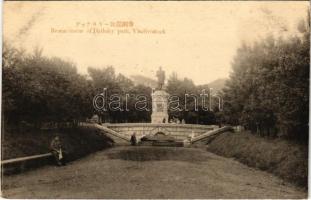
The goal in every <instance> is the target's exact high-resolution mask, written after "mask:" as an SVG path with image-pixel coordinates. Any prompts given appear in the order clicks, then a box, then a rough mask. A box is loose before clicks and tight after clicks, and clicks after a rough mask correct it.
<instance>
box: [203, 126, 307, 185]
mask: <svg viewBox="0 0 311 200" xmlns="http://www.w3.org/2000/svg"><path fill="white" fill-rule="evenodd" d="M208 150H210V151H211V152H214V153H216V154H219V155H222V156H225V157H234V158H236V159H237V160H239V161H240V162H242V163H244V164H247V165H248V166H251V167H256V168H259V169H262V170H267V171H269V172H272V173H273V174H276V175H277V176H279V177H281V178H284V179H286V180H288V181H290V182H292V183H296V184H299V185H302V186H305V187H306V186H307V183H308V147H307V146H301V145H298V144H294V143H290V142H288V141H285V140H281V139H274V140H268V139H265V138H261V137H258V136H256V135H252V134H250V133H247V132H240V133H225V134H222V135H220V136H219V137H217V138H216V139H215V140H213V141H212V142H211V143H210V145H209V146H208Z"/></svg>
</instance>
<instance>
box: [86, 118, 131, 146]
mask: <svg viewBox="0 0 311 200" xmlns="http://www.w3.org/2000/svg"><path fill="white" fill-rule="evenodd" d="M83 126H85V127H91V128H96V129H97V130H99V131H100V133H101V134H103V135H105V136H107V137H109V138H111V139H112V140H113V141H114V142H115V144H118V145H128V144H130V138H129V137H127V136H126V135H124V134H120V133H118V132H116V131H114V130H112V129H110V128H108V127H106V126H103V125H99V124H93V123H83Z"/></svg>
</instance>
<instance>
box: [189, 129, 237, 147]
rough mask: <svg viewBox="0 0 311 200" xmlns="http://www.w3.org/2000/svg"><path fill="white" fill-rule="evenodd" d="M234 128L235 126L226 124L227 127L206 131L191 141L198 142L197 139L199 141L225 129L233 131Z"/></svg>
mask: <svg viewBox="0 0 311 200" xmlns="http://www.w3.org/2000/svg"><path fill="white" fill-rule="evenodd" d="M232 130H233V128H232V127H231V126H225V127H222V128H218V129H215V130H212V131H207V132H206V133H204V134H202V135H199V136H196V137H194V138H193V139H192V140H191V143H194V142H197V141H199V140H201V139H203V138H206V137H209V136H212V135H215V134H218V133H222V132H225V131H232Z"/></svg>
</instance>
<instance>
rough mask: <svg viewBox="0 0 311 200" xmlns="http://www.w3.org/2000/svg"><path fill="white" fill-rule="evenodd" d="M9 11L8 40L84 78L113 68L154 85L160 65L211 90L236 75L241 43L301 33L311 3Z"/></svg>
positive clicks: (13, 7)
mask: <svg viewBox="0 0 311 200" xmlns="http://www.w3.org/2000/svg"><path fill="white" fill-rule="evenodd" d="M3 7H4V15H3V20H4V22H3V35H4V42H7V43H9V44H11V45H13V46H15V47H17V48H23V49H25V50H26V51H27V52H29V53H30V52H33V50H34V49H35V48H37V47H39V48H42V49H43V55H45V56H48V57H53V56H57V57H61V58H63V59H66V60H69V61H71V62H74V63H75V64H76V65H77V68H78V71H79V72H80V73H82V74H86V73H87V68H88V67H89V66H91V67H97V68H104V67H107V66H113V67H114V68H115V70H116V72H117V73H122V74H124V75H126V76H130V75H137V74H138V75H144V76H147V77H150V78H154V79H155V78H156V77H155V74H156V71H157V70H158V68H159V67H160V66H161V67H162V69H163V70H165V72H166V76H167V77H168V76H169V75H170V74H171V73H172V72H176V73H177V75H178V77H180V78H183V77H188V78H190V79H192V80H193V81H194V83H196V84H206V83H209V82H211V81H213V80H216V79H218V78H227V77H229V74H230V71H231V63H232V61H233V58H234V55H235V53H236V50H237V48H238V47H239V46H240V45H241V43H242V42H246V43H252V42H254V41H256V40H260V39H261V38H264V37H265V36H266V35H267V34H274V35H281V36H284V37H286V36H288V35H292V34H295V26H296V24H297V22H298V20H299V19H304V18H305V17H306V14H307V11H308V8H309V2H308V1H294V2H291V1H285V2H281V1H271V2H267V1H264V2H259V1H250V2H244V1H243V2H242V1H232V2H231V1H219V2H217V1H195V2H186V1H182V2H176V1H164V2H160V1H154V2H152V1H149V2H137V1H124V2H121V1H111V2H109V1H102V2H99V1H86V2H83V1H76V2H75V1H69V2H63V1H61V2H56V1H53V2H48V1H44V2H40V1H28V2H27V1H26V2H14V1H5V2H4V6H3ZM118 23H119V24H118ZM83 24H84V26H83ZM95 24H96V25H95ZM116 24H117V25H120V24H121V25H122V24H123V25H125V26H123V27H116V26H115V25H116ZM94 30H98V31H101V32H100V33H99V32H97V33H94ZM79 31H80V32H79ZM111 31H113V32H111ZM121 31H123V32H122V33H121ZM152 31H153V32H152ZM150 32H151V33H150Z"/></svg>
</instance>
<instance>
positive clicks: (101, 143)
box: [1, 127, 111, 160]
mask: <svg viewBox="0 0 311 200" xmlns="http://www.w3.org/2000/svg"><path fill="white" fill-rule="evenodd" d="M56 134H59V136H60V138H61V140H62V143H63V145H64V149H65V150H66V151H67V152H68V154H69V156H68V158H69V160H74V159H77V158H80V157H82V156H84V155H87V154H89V153H92V152H95V151H98V150H101V149H104V148H107V147H109V146H110V145H111V143H110V140H109V139H108V138H106V137H104V136H102V135H100V134H99V132H98V130H95V129H89V128H82V127H79V128H76V129H64V130H61V131H56V130H50V131H31V132H23V133H12V132H10V133H8V132H5V133H4V134H2V142H1V145H2V146H1V147H2V152H1V153H2V154H1V155H2V160H5V159H10V158H17V157H23V156H29V155H36V154H41V153H47V152H49V146H50V142H51V140H52V138H54V137H55V135H56Z"/></svg>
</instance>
